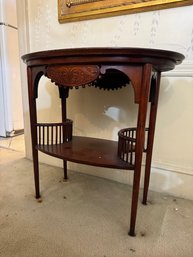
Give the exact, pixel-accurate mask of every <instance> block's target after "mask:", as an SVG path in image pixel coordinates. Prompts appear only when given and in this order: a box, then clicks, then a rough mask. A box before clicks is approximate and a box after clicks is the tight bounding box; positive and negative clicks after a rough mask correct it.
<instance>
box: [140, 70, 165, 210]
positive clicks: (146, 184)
mask: <svg viewBox="0 0 193 257" xmlns="http://www.w3.org/2000/svg"><path fill="white" fill-rule="evenodd" d="M160 77H161V75H160V73H158V74H157V77H156V82H155V85H152V87H153V89H152V90H153V95H152V99H151V109H150V118H149V132H148V140H147V152H146V164H145V178H144V190H143V201H142V203H143V204H145V205H146V204H147V194H148V189H149V180H150V172H151V161H152V151H153V141H154V133H155V124H156V116H157V106H158V97H159V87H160Z"/></svg>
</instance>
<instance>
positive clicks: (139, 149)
mask: <svg viewBox="0 0 193 257" xmlns="http://www.w3.org/2000/svg"><path fill="white" fill-rule="evenodd" d="M151 72H152V66H151V65H150V64H146V65H145V66H144V70H143V77H142V78H143V80H142V85H141V89H140V90H141V97H140V101H139V109H138V121H137V135H136V149H135V169H134V178H133V192H132V203H131V219H130V231H129V235H130V236H135V223H136V216H137V206H138V196H139V186H140V177H141V164H142V156H143V149H144V141H145V123H146V116H147V106H148V100H149V91H150V81H151Z"/></svg>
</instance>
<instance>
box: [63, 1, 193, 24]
mask: <svg viewBox="0 0 193 257" xmlns="http://www.w3.org/2000/svg"><path fill="white" fill-rule="evenodd" d="M191 4H193V0H58V20H59V22H60V23H64V22H70V21H79V20H88V19H95V18H100V17H110V16H116V15H123V14H129V13H137V12H145V11H152V10H160V9H165V8H172V7H180V6H186V5H191Z"/></svg>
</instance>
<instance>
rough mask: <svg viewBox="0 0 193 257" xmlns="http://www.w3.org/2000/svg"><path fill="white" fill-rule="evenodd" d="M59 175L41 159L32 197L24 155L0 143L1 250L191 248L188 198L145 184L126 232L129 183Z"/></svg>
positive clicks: (124, 256)
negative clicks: (37, 194) (132, 232)
mask: <svg viewBox="0 0 193 257" xmlns="http://www.w3.org/2000/svg"><path fill="white" fill-rule="evenodd" d="M91 169H92V167H91ZM62 175H63V172H62V169H60V168H55V167H51V166H48V165H41V166H40V177H41V192H42V202H41V201H39V202H38V201H36V200H35V199H34V184H33V172H32V163H31V161H29V160H27V159H25V158H24V156H23V154H22V153H19V152H16V151H13V150H7V149H3V148H0V256H1V257H60V256H61V257H63V256H64V257H129V256H136V257H144V256H146V257H191V256H193V243H192V242H193V202H191V201H188V200H183V199H177V198H174V197H169V196H165V195H162V194H158V193H154V192H150V194H149V200H150V202H149V205H148V206H143V205H142V204H141V203H139V209H138V218H137V227H136V232H137V236H136V237H133V238H132V237H130V236H128V235H127V232H128V224H129V216H130V201H131V198H130V197H131V188H129V187H128V186H127V185H123V184H120V183H117V182H112V181H108V180H105V179H102V178H97V177H93V176H88V175H83V174H79V173H75V172H70V174H69V175H70V180H69V181H68V182H63V181H62Z"/></svg>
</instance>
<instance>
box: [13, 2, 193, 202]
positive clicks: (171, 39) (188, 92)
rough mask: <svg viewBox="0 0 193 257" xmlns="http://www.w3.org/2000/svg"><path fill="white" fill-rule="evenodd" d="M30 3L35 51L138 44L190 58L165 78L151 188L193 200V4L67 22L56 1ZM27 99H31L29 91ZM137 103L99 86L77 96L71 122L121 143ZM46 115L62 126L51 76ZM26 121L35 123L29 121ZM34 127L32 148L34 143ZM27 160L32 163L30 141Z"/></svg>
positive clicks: (128, 94)
mask: <svg viewBox="0 0 193 257" xmlns="http://www.w3.org/2000/svg"><path fill="white" fill-rule="evenodd" d="M18 2H19V1H18ZM21 2H22V1H20V4H21ZM23 3H25V4H26V3H27V4H28V8H27V9H28V12H27V14H28V15H29V50H30V52H34V51H39V50H47V49H56V48H71V47H85V46H86V47H89V46H97V47H100V46H108V47H110V46H125V47H129V46H132V47H151V48H163V49H169V50H174V51H179V52H182V53H183V54H184V55H185V56H186V60H185V62H184V65H182V66H181V67H179V68H178V69H176V70H175V71H174V72H171V73H168V74H169V76H167V75H166V74H165V75H164V77H163V79H162V83H161V92H160V102H159V109H158V119H157V127H156V135H155V147H154V153H153V163H152V179H151V184H150V187H151V189H153V190H156V191H164V192H165V193H170V194H174V195H176V196H181V197H185V198H189V199H193V190H192V185H193V138H192V132H193V100H192V96H193V78H192V75H193V6H188V7H180V8H173V9H167V10H161V11H155V12H147V13H139V14H132V15H124V16H118V17H112V18H103V19H96V20H89V21H81V22H74V23H66V24H59V23H58V20H57V4H56V1H52V0H42V1H38V0H33V1H27V2H25V1H23ZM21 35H22V34H21ZM23 94H24V95H26V94H27V92H26V85H24V88H23ZM40 100H41V101H40ZM129 100H130V101H129ZM132 100H133V92H132V89H131V88H124V89H122V90H119V91H117V92H116V94H115V93H113V92H105V91H99V90H97V89H94V88H88V89H79V90H72V91H70V98H69V101H68V110H69V111H68V114H69V115H68V117H69V118H72V119H73V120H74V123H75V127H74V132H75V134H78V135H86V136H94V137H104V138H110V139H117V136H116V135H117V131H118V130H119V129H120V128H123V127H127V126H130V125H133V124H135V114H136V108H137V106H136V105H134V104H132ZM25 101H26V102H27V100H25ZM91 105H92V108H91ZM53 106H54V109H52V111H50V107H53ZM38 111H39V115H38V119H39V120H41V121H50V120H52V119H53V120H54V121H59V120H60V102H59V100H58V92H57V88H56V87H55V86H52V85H51V84H50V82H49V80H48V79H45V78H42V79H41V83H40V86H39V99H38ZM26 116H28V110H26ZM26 120H27V122H26V123H27V124H28V118H27V117H26ZM27 126H28V125H27ZM28 128H29V127H27V129H26V131H27V132H26V138H27V142H29V138H30V134H29V129H28ZM27 157H30V144H29V143H27ZM41 161H43V162H47V163H50V164H54V165H59V166H60V165H61V162H60V160H57V159H54V158H51V159H50V157H48V156H43V155H41ZM69 166H70V168H71V169H74V170H77V171H81V172H87V173H90V174H94V175H98V176H102V177H106V178H110V179H114V180H117V181H120V182H123V183H131V182H132V180H131V178H132V172H128V171H119V170H110V169H102V168H97V167H88V166H84V165H78V164H70V165H69Z"/></svg>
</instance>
